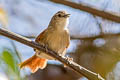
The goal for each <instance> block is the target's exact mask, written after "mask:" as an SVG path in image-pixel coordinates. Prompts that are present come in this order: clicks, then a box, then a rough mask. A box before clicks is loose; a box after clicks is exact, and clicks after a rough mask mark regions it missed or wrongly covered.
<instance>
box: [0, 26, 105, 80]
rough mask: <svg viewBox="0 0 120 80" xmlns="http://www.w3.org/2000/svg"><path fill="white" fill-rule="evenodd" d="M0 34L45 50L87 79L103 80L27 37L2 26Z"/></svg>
mask: <svg viewBox="0 0 120 80" xmlns="http://www.w3.org/2000/svg"><path fill="white" fill-rule="evenodd" d="M0 34H1V35H3V36H6V37H8V38H11V39H13V40H15V41H18V42H20V43H23V44H25V45H27V46H30V47H32V48H35V49H38V50H41V51H44V52H46V54H48V55H50V56H52V57H54V58H56V59H57V60H59V61H60V62H62V63H63V64H64V65H66V66H68V67H69V68H71V69H72V70H73V71H75V72H77V73H78V74H82V75H83V76H85V77H87V78H88V79H89V80H104V79H103V78H102V77H101V76H100V75H99V74H96V73H94V72H92V71H90V70H88V69H86V68H84V67H82V66H80V65H78V64H77V63H75V62H73V61H71V60H68V59H66V58H65V57H62V56H60V55H58V53H56V52H54V51H52V50H51V49H49V48H46V47H45V46H42V45H41V44H39V43H36V42H34V41H32V40H30V39H28V38H25V37H23V36H20V35H18V34H15V33H13V32H10V31H8V30H5V29H2V28H0Z"/></svg>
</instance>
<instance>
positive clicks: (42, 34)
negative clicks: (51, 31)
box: [35, 29, 47, 43]
mask: <svg viewBox="0 0 120 80" xmlns="http://www.w3.org/2000/svg"><path fill="white" fill-rule="evenodd" d="M46 32H47V29H45V30H44V31H43V32H41V33H40V34H39V35H38V36H37V38H36V39H35V42H37V43H40V42H41V40H42V39H43V37H44V36H45V34H46Z"/></svg>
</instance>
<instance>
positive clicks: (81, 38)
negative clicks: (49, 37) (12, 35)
mask: <svg viewBox="0 0 120 80" xmlns="http://www.w3.org/2000/svg"><path fill="white" fill-rule="evenodd" d="M22 36H24V37H26V38H36V36H34V35H32V36H31V35H22ZM82 36H83V35H82ZM118 36H120V33H106V34H100V35H93V36H84V37H80V36H70V39H71V40H74V39H76V40H77V39H78V40H95V39H97V38H108V37H118Z"/></svg>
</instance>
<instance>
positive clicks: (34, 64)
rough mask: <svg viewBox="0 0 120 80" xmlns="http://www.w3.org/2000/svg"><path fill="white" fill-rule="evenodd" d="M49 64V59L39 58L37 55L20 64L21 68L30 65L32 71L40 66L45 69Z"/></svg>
mask: <svg viewBox="0 0 120 80" xmlns="http://www.w3.org/2000/svg"><path fill="white" fill-rule="evenodd" d="M46 65H47V59H43V58H39V57H37V56H36V55H34V56H32V57H31V58H29V59H28V60H26V61H24V62H22V63H20V64H19V67H20V68H24V67H29V68H30V69H31V72H32V73H34V72H36V71H37V70H38V69H39V68H40V69H44V68H45V67H46Z"/></svg>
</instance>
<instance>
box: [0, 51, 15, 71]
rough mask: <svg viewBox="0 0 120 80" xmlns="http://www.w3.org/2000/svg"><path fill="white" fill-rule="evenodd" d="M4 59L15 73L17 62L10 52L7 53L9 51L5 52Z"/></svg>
mask: <svg viewBox="0 0 120 80" xmlns="http://www.w3.org/2000/svg"><path fill="white" fill-rule="evenodd" d="M2 59H3V61H4V62H5V63H6V64H7V65H8V66H9V67H10V68H11V69H12V70H13V71H15V61H14V58H13V56H12V55H11V53H10V52H9V51H7V50H4V51H3V53H2Z"/></svg>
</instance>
